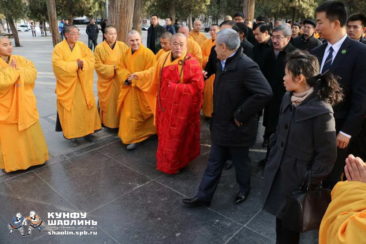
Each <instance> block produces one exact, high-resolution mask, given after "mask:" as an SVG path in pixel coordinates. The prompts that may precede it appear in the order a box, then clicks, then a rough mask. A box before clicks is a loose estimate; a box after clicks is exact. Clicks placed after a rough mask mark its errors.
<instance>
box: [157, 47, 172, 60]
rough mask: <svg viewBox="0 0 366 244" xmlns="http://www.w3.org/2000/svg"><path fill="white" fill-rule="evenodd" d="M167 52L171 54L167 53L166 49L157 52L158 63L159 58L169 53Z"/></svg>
mask: <svg viewBox="0 0 366 244" xmlns="http://www.w3.org/2000/svg"><path fill="white" fill-rule="evenodd" d="M167 52H169V51H165V50H164V49H160V50H159V52H157V54H155V58H156V61H158V60H159V58H160V57H161V56H163V54H164V53H167Z"/></svg>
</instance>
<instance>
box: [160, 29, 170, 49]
mask: <svg viewBox="0 0 366 244" xmlns="http://www.w3.org/2000/svg"><path fill="white" fill-rule="evenodd" d="M172 36H173V35H172V33H170V32H164V33H163V34H162V35H161V37H160V46H161V48H162V49H164V50H165V51H170V50H171V46H170V42H171V39H172Z"/></svg>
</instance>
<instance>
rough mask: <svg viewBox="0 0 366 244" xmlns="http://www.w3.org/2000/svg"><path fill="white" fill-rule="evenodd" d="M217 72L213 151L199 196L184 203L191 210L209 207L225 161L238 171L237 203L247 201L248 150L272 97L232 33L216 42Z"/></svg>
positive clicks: (227, 32) (224, 34) (228, 31)
mask: <svg viewBox="0 0 366 244" xmlns="http://www.w3.org/2000/svg"><path fill="white" fill-rule="evenodd" d="M215 49H216V53H217V58H218V59H219V60H218V62H217V63H216V65H217V72H216V79H215V84H214V112H213V115H212V120H211V126H210V127H211V139H212V145H211V151H210V154H209V159H208V166H207V168H206V170H205V173H204V175H203V177H202V181H201V184H200V186H199V189H198V192H197V194H196V195H195V196H194V197H192V198H187V199H183V203H184V204H185V205H186V206H189V207H199V206H208V205H210V202H211V200H212V197H213V195H214V193H215V190H216V187H217V185H218V183H219V180H220V176H221V172H222V170H223V168H224V164H225V162H226V160H227V159H228V158H229V157H230V158H231V160H232V161H233V164H234V167H235V170H236V180H237V183H238V184H239V191H238V193H237V195H236V196H235V199H234V202H235V203H236V204H239V203H241V202H243V201H244V200H246V199H247V197H248V194H249V191H250V174H251V173H250V162H249V157H248V153H249V147H251V146H252V145H253V144H254V143H255V139H256V134H257V128H258V117H259V112H260V111H261V110H262V109H263V107H264V106H265V104H266V103H267V102H268V101H269V100H270V98H271V96H272V91H271V88H270V86H269V84H268V82H267V80H266V78H265V77H264V76H263V74H262V72H261V71H260V69H259V67H258V65H257V64H256V63H255V62H254V61H252V60H251V59H250V58H248V57H247V56H246V55H243V53H242V50H241V49H240V39H239V35H238V33H237V32H235V31H234V30H232V29H224V30H222V31H220V32H219V33H218V35H217V38H216V48H215Z"/></svg>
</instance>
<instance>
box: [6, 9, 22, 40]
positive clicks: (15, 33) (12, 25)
mask: <svg viewBox="0 0 366 244" xmlns="http://www.w3.org/2000/svg"><path fill="white" fill-rule="evenodd" d="M6 21H7V22H8V24H9V26H10V29H11V33H13V37H14V42H15V46H16V47H20V42H19V35H18V30H17V27H16V26H15V23H14V20H13V17H11V16H6Z"/></svg>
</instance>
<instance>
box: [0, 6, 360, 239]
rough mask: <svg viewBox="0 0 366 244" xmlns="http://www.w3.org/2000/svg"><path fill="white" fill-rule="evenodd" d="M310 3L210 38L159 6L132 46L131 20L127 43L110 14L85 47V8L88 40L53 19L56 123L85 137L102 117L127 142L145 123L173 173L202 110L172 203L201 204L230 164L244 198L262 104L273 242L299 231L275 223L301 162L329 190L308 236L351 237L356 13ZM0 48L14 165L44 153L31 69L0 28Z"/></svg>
mask: <svg viewBox="0 0 366 244" xmlns="http://www.w3.org/2000/svg"><path fill="white" fill-rule="evenodd" d="M315 15H316V20H312V19H305V20H303V21H302V22H301V23H296V22H294V23H285V22H281V21H276V22H275V23H274V24H272V23H270V22H269V21H268V20H267V19H266V18H264V17H258V18H257V19H256V21H255V23H252V22H250V21H246V20H245V18H244V16H243V14H241V13H238V14H235V15H234V16H233V17H231V16H226V17H225V20H224V21H223V22H222V23H221V24H220V25H215V24H214V25H212V26H211V27H210V30H209V35H210V38H207V37H206V35H205V34H204V33H202V32H201V29H202V22H201V21H200V20H195V21H194V24H193V26H194V27H193V29H192V30H191V31H190V30H189V28H188V27H187V26H179V27H178V26H175V25H172V19H171V18H167V19H166V23H167V25H166V26H165V27H163V26H160V25H159V18H158V16H156V15H155V16H152V17H151V26H150V28H149V29H148V37H147V43H146V46H144V45H143V44H142V41H141V35H140V33H139V32H138V31H136V30H131V31H130V32H129V33H128V42H127V45H126V44H125V43H124V42H121V41H118V40H117V30H116V28H115V27H113V26H110V25H106V26H105V27H104V29H103V39H104V41H103V42H102V43H100V44H98V45H97V43H96V38H95V36H97V35H98V31H99V30H98V27H97V26H96V24H95V22H93V20H92V21H91V23H90V24H89V25H88V27H87V33H88V37H89V40H88V45H89V47H88V46H87V45H85V44H84V43H82V42H80V41H79V36H80V33H79V29H78V28H77V27H76V26H74V25H69V24H68V23H65V24H64V25H63V26H62V30H61V33H62V36H63V37H64V40H63V41H62V42H61V43H59V44H57V45H56V46H55V48H54V50H53V53H52V65H53V71H54V74H55V77H56V95H57V122H56V131H62V133H63V136H64V137H65V138H66V139H68V140H72V141H74V142H75V143H78V142H79V141H80V138H85V139H86V140H88V141H93V140H95V138H94V136H93V134H94V133H95V132H96V131H98V130H101V129H102V127H105V128H107V129H108V130H110V131H115V132H116V133H118V136H119V138H120V139H121V142H122V143H123V144H124V145H125V146H126V149H127V150H135V149H137V147H138V146H139V145H140V143H141V142H142V141H145V140H146V139H148V138H149V137H151V136H153V135H155V134H157V138H158V147H157V153H156V165H157V166H156V168H157V170H159V171H162V172H164V173H166V174H177V173H179V172H180V170H181V169H183V168H184V167H186V166H187V165H188V164H189V163H190V162H191V161H192V160H193V159H195V158H196V157H197V156H198V155H200V119H201V115H203V117H205V118H207V119H208V120H209V124H210V133H211V149H210V153H209V156H208V165H207V168H206V169H205V171H204V173H203V177H202V180H201V182H200V184H199V187H198V190H197V193H196V194H195V195H194V196H193V197H191V198H185V199H183V204H184V205H185V206H188V207H201V206H209V205H210V204H211V201H212V199H213V196H214V193H215V190H216V188H217V186H218V183H219V180H220V176H221V174H222V171H223V170H224V169H225V168H226V169H230V168H231V165H233V166H234V168H235V171H236V181H237V184H238V186H239V191H238V193H237V194H236V195H235V196H234V198H233V199H234V203H235V204H240V203H242V202H244V201H245V200H246V199H247V198H248V196H249V194H250V189H251V185H250V182H251V163H250V159H249V150H250V148H251V147H252V146H253V145H254V143H255V141H256V137H257V130H258V126H259V121H260V116H263V125H264V127H265V131H264V135H263V145H262V146H263V147H264V148H266V149H267V154H266V156H265V158H264V159H263V160H262V161H260V162H258V165H259V166H261V167H264V181H265V185H264V189H263V198H264V209H265V210H266V211H268V212H269V213H271V214H273V215H274V216H275V217H276V234H277V235H276V238H277V239H276V240H277V243H291V244H293V243H299V238H300V232H299V231H293V230H291V228H289V226H287V224H286V223H287V221H286V219H284V209H285V205H286V199H287V197H288V196H289V194H291V192H293V191H294V190H296V189H297V188H299V186H301V185H302V184H303V183H304V181H305V180H306V178H307V176H308V173H309V172H311V184H313V185H319V184H323V186H324V187H327V188H329V189H333V195H332V196H333V201H332V203H331V204H330V206H329V208H328V211H327V212H326V214H325V217H324V219H323V223H322V225H321V227H320V237H319V241H320V243H360V242H357V241H355V240H361V239H362V238H363V239H365V233H366V231H365V230H366V218H365V211H366V203H365V199H366V198H365V197H364V196H365V194H366V193H365V192H366V190H365V189H366V185H365V183H366V164H365V163H364V162H363V161H362V159H361V158H363V159H365V158H366V149H365V143H364V142H365V138H366V119H365V116H366V62H365V60H364V59H365V57H366V39H365V37H364V35H365V32H366V17H365V15H363V14H353V15H351V16H349V17H348V16H347V12H346V8H345V5H344V4H343V3H341V2H337V1H327V2H325V3H323V4H321V5H320V6H318V7H317V8H316V10H315ZM92 50H94V52H93V51H92ZM0 57H1V59H0V148H1V150H0V168H2V169H4V170H5V172H12V171H17V170H25V169H28V168H29V167H31V166H34V165H40V164H44V163H45V162H46V161H47V160H48V150H47V143H46V141H45V138H44V136H43V132H42V129H41V126H40V123H39V115H38V112H37V107H36V98H35V95H34V93H33V89H34V86H35V80H36V74H37V71H36V69H35V68H34V65H33V63H32V62H31V61H30V60H28V59H26V58H24V57H21V56H16V55H13V54H12V46H11V42H10V40H9V39H8V38H7V37H0ZM94 71H96V73H97V75H98V81H97V88H98V102H97V101H96V100H95V98H94V94H93V82H94V78H93V75H94ZM6 138H13V140H8V139H6ZM352 154H354V155H356V156H357V157H354V156H353V155H352ZM344 179H347V181H344V182H340V183H338V182H339V181H342V180H344ZM337 183H338V184H337ZM336 184H337V185H336ZM361 196H363V197H361ZM356 205H357V207H355V206H356ZM345 212H347V214H344V213H345ZM356 222H357V223H356ZM359 223H361V224H359ZM341 225H342V226H343V227H341ZM345 225H346V227H345ZM347 227H348V228H347ZM340 228H342V230H341V229H340ZM345 240H346V241H345Z"/></svg>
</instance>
